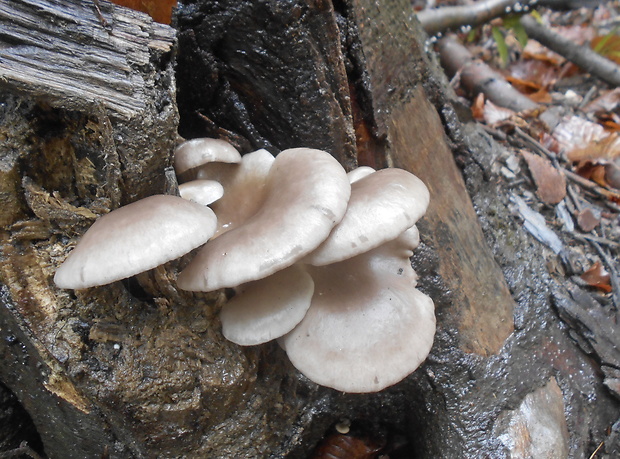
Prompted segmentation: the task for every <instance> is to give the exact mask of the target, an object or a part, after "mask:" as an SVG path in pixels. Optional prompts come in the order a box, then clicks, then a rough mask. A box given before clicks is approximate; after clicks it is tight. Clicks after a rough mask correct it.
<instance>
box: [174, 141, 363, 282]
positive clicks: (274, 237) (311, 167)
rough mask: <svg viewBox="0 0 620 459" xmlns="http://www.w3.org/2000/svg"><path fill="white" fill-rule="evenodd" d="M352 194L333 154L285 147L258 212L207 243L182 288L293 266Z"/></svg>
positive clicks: (244, 278) (322, 235)
mask: <svg viewBox="0 0 620 459" xmlns="http://www.w3.org/2000/svg"><path fill="white" fill-rule="evenodd" d="M252 193H253V190H252V189H248V190H245V194H250V195H251V194H252ZM350 193H351V187H350V185H349V181H348V179H347V175H346V173H345V171H344V169H343V168H342V166H340V164H339V163H338V161H336V160H335V159H334V158H333V157H332V156H330V155H329V154H328V153H326V152H324V151H320V150H313V149H309V148H295V149H290V150H284V151H283V152H281V153H280V154H279V155H278V156H277V158H276V159H275V161H274V162H273V166H272V167H271V169H270V170H269V174H268V176H267V179H266V183H265V195H264V200H263V202H262V203H261V205H260V206H259V207H257V208H256V209H255V213H254V214H253V215H251V216H249V217H248V218H247V220H246V221H245V222H243V223H239V224H238V225H236V226H235V228H233V229H231V230H229V231H228V232H226V233H224V234H221V235H220V236H218V237H216V238H214V239H213V240H212V241H211V242H209V244H207V245H205V247H203V248H202V249H201V250H200V251H199V252H198V254H197V255H196V257H195V258H194V260H192V262H191V263H190V264H189V265H188V266H187V268H186V269H185V270H184V271H183V272H182V273H181V274H180V275H179V277H178V285H179V287H180V288H182V289H184V290H191V291H205V292H208V291H212V290H216V289H219V288H223V287H236V286H238V285H241V284H244V283H246V282H250V281H253V280H258V279H262V278H264V277H267V276H269V275H271V274H273V273H275V272H277V271H279V270H281V269H284V268H286V267H288V266H291V265H292V264H293V263H295V262H297V261H298V260H299V259H301V258H302V257H304V256H305V255H307V254H308V253H309V252H311V251H312V250H314V249H315V248H316V247H317V246H318V245H319V244H320V243H321V242H322V241H323V240H324V239H325V238H326V237H327V235H328V234H329V233H330V231H331V229H332V228H333V227H334V225H336V223H338V222H339V221H340V220H341V219H342V216H343V215H344V213H345V211H346V208H347V202H348V200H349V196H350ZM242 194H243V193H242ZM224 197H226V193H225V194H224ZM222 199H224V198H222ZM218 218H219V217H218Z"/></svg>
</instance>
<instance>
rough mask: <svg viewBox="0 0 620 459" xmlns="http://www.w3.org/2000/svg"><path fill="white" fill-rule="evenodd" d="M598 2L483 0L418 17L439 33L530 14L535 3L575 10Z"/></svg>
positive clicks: (424, 26) (421, 21)
mask: <svg viewBox="0 0 620 459" xmlns="http://www.w3.org/2000/svg"><path fill="white" fill-rule="evenodd" d="M598 3H599V2H598V1H596V0H586V1H581V0H572V1H567V0H540V1H537V0H529V1H527V0H526V1H524V0H483V1H480V2H477V3H475V4H473V5H465V6H446V7H443V8H434V9H433V8H429V9H426V10H423V11H420V12H419V13H418V14H417V16H418V20H419V21H420V23H421V24H422V28H423V29H424V30H425V31H426V33H428V34H429V35H435V34H437V33H439V32H445V31H446V30H457V29H459V28H461V27H463V26H470V27H477V26H479V25H482V24H485V23H487V22H489V21H491V20H492V19H495V18H497V17H501V16H505V15H506V14H510V13H521V12H524V13H526V12H528V11H529V10H530V8H533V7H534V6H547V7H549V8H552V9H574V8H579V7H584V6H590V7H594V6H597V5H598Z"/></svg>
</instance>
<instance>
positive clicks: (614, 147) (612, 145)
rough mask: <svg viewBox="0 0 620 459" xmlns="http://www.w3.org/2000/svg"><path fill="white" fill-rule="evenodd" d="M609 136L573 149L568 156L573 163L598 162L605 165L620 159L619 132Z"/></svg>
mask: <svg viewBox="0 0 620 459" xmlns="http://www.w3.org/2000/svg"><path fill="white" fill-rule="evenodd" d="M605 134H606V135H607V136H606V137H603V138H602V139H594V140H592V141H590V142H588V143H587V144H586V145H585V146H582V147H577V148H573V149H572V150H570V151H569V152H568V154H567V157H568V159H569V160H571V161H575V162H576V161H588V160H589V161H596V162H598V163H605V162H607V161H610V160H612V159H615V158H618V157H620V136H619V135H618V133H617V132H613V133H611V134H609V133H607V132H605Z"/></svg>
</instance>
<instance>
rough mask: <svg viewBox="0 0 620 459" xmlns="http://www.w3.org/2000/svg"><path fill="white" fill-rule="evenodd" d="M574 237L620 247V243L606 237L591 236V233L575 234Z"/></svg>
mask: <svg viewBox="0 0 620 459" xmlns="http://www.w3.org/2000/svg"><path fill="white" fill-rule="evenodd" d="M573 237H574V238H575V239H578V240H580V241H587V242H596V243H598V244H601V245H607V246H609V247H615V248H617V249H618V248H620V243H618V242H615V241H612V240H611V239H607V238H604V237H598V236H591V235H589V234H573Z"/></svg>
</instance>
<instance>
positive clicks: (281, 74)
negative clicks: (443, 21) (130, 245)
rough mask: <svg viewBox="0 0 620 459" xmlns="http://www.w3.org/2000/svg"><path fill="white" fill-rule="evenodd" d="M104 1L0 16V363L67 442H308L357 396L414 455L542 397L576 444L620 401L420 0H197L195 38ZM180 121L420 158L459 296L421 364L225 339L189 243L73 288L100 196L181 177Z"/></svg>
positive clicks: (491, 450) (430, 254)
mask: <svg viewBox="0 0 620 459" xmlns="http://www.w3.org/2000/svg"><path fill="white" fill-rule="evenodd" d="M98 3H99V10H98V9H97V8H96V6H95V4H94V3H92V2H90V1H84V2H82V3H80V4H79V5H77V6H76V5H75V3H74V2H69V1H65V0H53V1H52V0H19V1H15V2H10V4H8V5H5V4H2V6H1V7H0V23H1V25H2V26H4V25H5V24H7V27H8V24H11V23H12V20H13V18H14V17H17V18H20V17H21V18H24V19H23V21H22V22H21V23H20V21H17V22H16V25H11V27H12V28H11V29H7V30H9V32H7V34H6V35H0V40H3V46H2V47H0V85H2V93H1V97H2V103H3V105H2V106H1V109H2V110H3V111H2V117H1V118H0V119H1V123H0V129H2V134H3V135H2V136H0V139H2V142H3V145H2V157H1V163H0V165H1V166H2V167H0V177H1V178H0V192H1V193H2V194H3V197H6V199H3V202H7V203H8V204H7V205H6V206H5V208H3V209H2V212H1V213H0V215H1V218H2V222H3V232H2V238H1V243H2V252H1V254H2V268H1V269H0V276H1V277H0V281H1V283H2V297H1V300H2V307H1V308H0V333H1V334H2V342H1V343H0V352H1V353H2V358H3V365H2V367H1V368H0V380H2V382H3V383H4V384H6V385H7V386H8V387H9V388H10V389H11V390H12V391H13V393H15V394H16V395H17V397H18V398H19V400H20V402H21V403H22V405H23V406H24V407H25V408H26V410H27V411H28V413H29V414H30V416H31V417H32V419H33V422H34V423H35V425H36V427H37V429H38V431H39V433H40V435H41V438H42V441H43V443H44V446H45V451H46V453H47V454H48V455H49V456H50V457H99V456H101V455H102V453H103V451H107V454H109V455H110V456H111V457H131V456H134V457H151V456H155V455H160V456H162V457H182V456H187V457H270V456H271V457H283V456H288V457H307V455H308V454H309V452H310V451H311V450H312V448H313V447H314V445H315V444H316V443H317V442H318V441H319V440H320V438H321V437H322V436H323V435H324V434H325V433H326V432H327V431H328V430H329V428H330V426H333V424H334V423H336V422H337V421H339V420H341V419H342V418H348V419H350V420H352V421H353V423H354V424H356V425H357V426H358V427H360V426H361V427H360V428H362V430H364V432H365V433H364V434H365V435H370V436H374V437H380V438H382V440H384V441H382V442H379V443H380V444H384V445H388V446H386V448H391V451H388V450H387V449H386V450H384V452H386V453H390V454H392V455H393V456H394V457H481V456H484V455H490V456H491V457H504V456H506V455H508V453H509V452H510V445H511V444H512V443H510V442H511V441H512V439H514V438H517V437H518V436H519V435H522V436H523V437H524V438H525V437H526V436H527V435H526V433H527V434H528V435H529V434H530V433H532V432H535V431H536V428H537V427H540V423H538V424H537V423H536V422H534V423H532V422H530V421H528V420H525V421H522V422H521V418H522V417H523V416H524V415H523V414H522V413H523V412H525V411H527V410H528V409H529V406H530V405H531V404H532V403H534V404H538V405H540V404H542V403H543V402H541V400H542V401H545V403H548V406H549V407H550V408H549V410H547V411H549V412H552V413H553V416H552V419H551V421H548V423H551V424H552V425H553V426H554V427H555V430H553V432H555V433H554V437H553V441H555V442H556V443H553V444H554V445H559V446H558V448H559V450H561V451H563V450H564V449H566V450H570V451H571V454H573V455H574V456H575V457H579V456H582V455H584V454H585V452H587V451H589V450H590V449H591V443H590V442H593V443H594V442H597V441H600V440H601V439H602V438H603V436H604V435H605V429H606V428H607V427H608V426H609V422H610V420H611V419H612V418H613V413H614V409H617V403H615V402H613V401H610V399H609V395H608V394H607V393H606V392H605V389H604V387H603V386H602V383H601V381H600V374H599V373H598V372H599V368H598V366H597V365H598V364H597V362H596V360H595V359H593V358H591V357H588V356H586V355H585V354H583V353H582V352H581V351H580V350H579V348H578V347H577V346H576V345H574V344H573V342H572V341H570V339H569V338H568V335H567V333H566V331H565V330H564V329H563V328H562V326H561V325H560V323H559V321H558V318H557V316H556V314H555V312H554V311H553V309H552V308H551V306H550V297H551V289H554V292H555V293H556V297H558V298H559V297H561V295H562V294H563V293H565V291H564V290H562V288H561V286H560V285H559V284H557V283H554V280H553V279H551V278H550V276H549V275H548V274H546V272H543V271H542V269H541V267H543V266H544V261H541V259H542V257H541V256H539V254H538V252H539V250H537V249H536V248H535V247H534V246H532V242H531V241H530V240H528V239H527V237H525V235H524V233H523V232H522V231H520V229H519V228H518V225H517V224H516V222H515V220H514V219H513V218H512V217H511V215H510V212H509V210H508V207H507V199H504V197H503V196H501V195H500V194H499V192H498V188H497V180H496V177H495V175H494V172H493V168H492V164H493V162H494V161H495V159H496V156H497V154H498V152H497V149H496V146H494V144H493V142H492V141H491V140H490V139H488V138H487V137H486V136H485V135H484V134H483V133H481V132H479V131H477V130H475V129H474V128H472V127H470V126H467V125H463V124H462V123H461V121H460V120H459V119H458V117H457V115H456V113H457V111H458V104H456V103H455V102H454V100H453V99H452V96H451V94H450V91H449V89H448V85H447V83H446V80H445V78H444V77H443V76H442V74H441V72H440V71H439V70H438V67H437V66H436V64H435V62H434V61H433V60H432V59H431V58H430V57H429V56H428V55H427V54H426V53H425V51H424V36H423V35H422V33H421V29H420V27H419V24H418V23H417V21H416V19H415V17H414V16H413V15H411V14H410V13H409V9H408V8H409V2H407V1H405V0H401V1H389V2H388V1H385V2H383V1H380V2H377V1H370V0H347V1H333V2H332V1H323V0H294V1H290V2H280V1H277V0H264V1H260V2H255V1H238V0H235V1H233V0H221V1H202V0H196V1H190V0H187V1H185V2H182V3H181V4H180V6H179V11H178V18H177V26H178V34H177V39H178V49H176V50H175V46H174V40H175V38H174V33H173V31H172V29H170V28H167V27H165V26H161V25H157V24H154V23H153V22H152V21H151V20H150V19H149V18H148V17H146V16H145V15H141V14H139V13H136V12H131V11H129V10H126V9H122V8H119V7H115V6H113V5H111V4H109V3H107V2H105V1H103V0H101V1H100V2H98ZM99 13H101V14H99ZM28 18H31V19H32V20H28ZM41 18H45V19H46V20H44V21H43V20H40V19H41ZM26 24H28V26H26ZM32 24H39V26H38V28H34V29H32V30H30V29H31V28H32V27H33V26H32ZM49 43H52V45H51V46H50V44H49ZM58 43H60V44H61V45H62V46H58ZM101 53H105V55H106V56H108V58H106V59H104V60H102V59H100V58H99V57H98V56H101ZM175 53H176V54H175ZM174 57H176V66H177V69H176V70H177V73H176V80H175V78H174V75H173V73H172V65H173V64H172V59H173V58H174ZM76 59H77V60H78V61H80V62H81V61H82V60H85V61H86V62H87V65H86V66H85V67H82V68H83V71H81V72H77V71H76V68H77V67H76V64H75V62H76ZM63 66H64V67H66V69H67V71H66V72H63V71H62V69H63ZM175 81H176V82H177V84H178V93H177V94H176V101H175V91H176V87H175ZM177 104H178V109H179V113H180V115H181V118H180V124H178V117H177V111H176V107H177ZM177 128H178V129H179V131H180V133H181V134H182V135H183V136H185V137H188V138H189V137H197V136H214V137H220V138H225V139H227V140H229V141H231V142H232V143H233V144H235V145H236V146H237V147H239V148H240V149H241V150H242V151H243V152H248V151H251V150H254V149H256V148H260V147H265V148H268V149H270V150H271V151H273V152H277V151H279V150H281V149H284V148H288V147H294V146H302V145H303V146H308V147H315V148H321V149H325V150H327V151H329V152H330V153H331V154H333V155H334V156H335V157H336V158H338V159H339V160H340V161H341V162H342V163H343V165H345V167H347V168H352V167H354V166H355V165H356V164H366V165H371V166H374V167H385V166H388V165H389V166H396V167H402V168H405V169H408V170H411V171H412V172H414V173H416V174H417V175H418V176H420V177H421V178H422V180H423V181H424V182H425V183H426V184H427V185H428V186H429V189H430V190H431V202H432V204H431V207H430V209H429V213H428V215H427V217H425V219H424V221H423V222H422V224H421V226H420V228H421V234H422V241H423V243H422V245H421V247H420V248H419V249H418V251H417V253H416V255H415V256H414V266H415V267H416V270H417V271H418V272H419V274H420V288H421V289H423V290H424V291H425V292H427V293H428V294H429V295H431V296H432V297H433V299H434V300H435V303H436V306H437V317H438V332H437V337H436V342H435V345H434V347H433V350H432V352H431V355H430V357H429V359H428V361H427V362H426V363H425V364H424V365H423V367H422V368H420V369H419V370H418V371H416V372H415V373H414V374H413V375H411V376H410V377H408V378H407V379H406V380H405V381H403V382H402V383H399V384H397V385H396V386H394V387H392V388H389V389H387V390H385V391H383V392H381V393H378V394H366V395H347V394H341V393H337V392H335V391H333V390H330V389H326V388H322V387H318V386H317V385H315V384H313V383H311V382H310V381H308V380H307V379H305V378H304V377H303V376H301V375H300V374H299V373H298V372H296V371H295V370H294V369H293V368H292V366H291V365H290V364H289V363H288V361H287V359H286V356H285V354H284V352H283V351H282V350H281V349H280V348H279V347H278V346H277V345H276V344H274V343H270V344H266V345H262V346H258V347H253V348H240V347H239V346H236V345H233V344H232V343H228V342H226V341H225V340H224V338H223V337H222V336H221V333H220V327H219V323H218V319H217V312H218V310H219V305H221V303H222V302H223V301H225V295H224V292H217V293H214V294H212V295H200V294H189V293H185V292H181V291H178V290H177V289H176V287H175V284H174V277H175V275H176V272H177V271H178V269H179V267H182V265H183V263H184V262H185V261H184V260H180V261H176V262H171V263H169V264H167V265H165V266H164V267H160V268H158V269H156V270H154V271H152V272H149V273H147V274H143V275H140V276H136V277H135V278H132V279H129V280H127V281H123V282H116V283H114V284H111V285H109V286H103V287H97V288H93V289H85V290H81V291H75V292H70V291H61V290H59V289H57V288H56V287H55V286H54V285H53V283H52V280H51V277H52V275H53V273H54V270H55V268H56V267H57V266H58V265H59V263H60V262H61V261H62V259H64V257H65V256H66V254H67V252H68V251H69V248H70V247H71V246H72V245H73V244H74V243H75V242H76V240H77V239H78V237H79V235H80V234H82V233H83V232H84V231H85V229H86V227H88V225H89V224H90V223H91V222H92V221H93V219H94V218H95V217H96V216H97V215H100V214H103V213H105V212H107V211H109V210H110V209H113V208H116V207H118V206H119V205H121V204H123V203H126V202H130V201H133V200H135V199H137V198H139V197H142V196H146V195H148V194H153V193H158V192H162V191H163V189H164V186H165V183H164V169H165V167H166V166H167V165H168V164H169V158H170V153H171V151H172V148H173V145H174V144H175V142H176V140H177V138H176V132H177ZM455 153H456V154H457V158H458V160H459V165H460V166H461V168H462V169H461V170H460V169H459V168H458V167H457V163H456V162H455V159H454V154H455ZM463 174H464V175H463ZM463 177H465V179H464V178H463ZM468 193H469V194H471V195H472V196H473V198H474V202H475V204H476V207H475V208H474V206H473V205H472V201H471V199H470V198H469V194H468ZM475 209H476V210H477V212H478V214H477V213H476V210H475ZM479 218H480V219H481V220H480V221H482V226H483V228H484V230H485V233H484V234H483V232H482V230H481V227H480V223H479ZM506 240H508V242H506ZM521 253H526V254H527V257H528V258H529V260H528V261H529V263H531V264H532V266H529V263H528V264H526V263H525V262H523V261H522V260H519V259H518V258H517V256H519V257H521ZM500 268H502V269H503V272H502V270H501V269H500ZM505 279H507V281H508V282H506V280H505ZM558 295H559V296H558ZM513 297H514V298H516V300H517V301H516V302H515V301H514V300H513ZM562 356H566V359H567V360H564V359H563V358H562ZM528 394H531V396H528ZM591 399H596V400H601V401H602V402H604V403H602V404H600V405H598V406H597V409H596V410H594V409H592V408H591V407H590V406H589V405H588V401H589V400H591ZM614 403H615V404H614ZM543 411H544V410H543ZM528 429H529V430H528ZM523 432H526V433H523ZM513 443H514V442H513ZM76 444H77V445H79V448H75V447H74V445H76ZM581 453H584V454H581ZM399 455H400V456H399ZM451 455H452V456H451Z"/></svg>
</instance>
